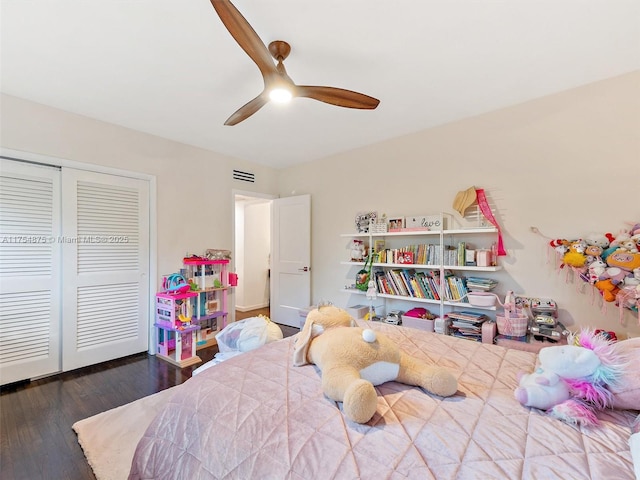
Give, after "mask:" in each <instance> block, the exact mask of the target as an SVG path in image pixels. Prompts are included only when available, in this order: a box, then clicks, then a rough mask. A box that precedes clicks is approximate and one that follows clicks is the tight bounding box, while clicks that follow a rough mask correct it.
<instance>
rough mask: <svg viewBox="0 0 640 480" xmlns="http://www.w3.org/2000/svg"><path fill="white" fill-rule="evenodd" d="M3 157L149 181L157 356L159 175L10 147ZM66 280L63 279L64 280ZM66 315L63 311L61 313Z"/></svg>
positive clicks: (151, 340)
mask: <svg viewBox="0 0 640 480" xmlns="http://www.w3.org/2000/svg"><path fill="white" fill-rule="evenodd" d="M0 156H1V157H4V158H7V159H9V160H17V161H21V162H29V163H36V164H41V165H53V166H56V167H62V168H64V167H67V168H75V169H76V170H87V171H90V172H96V173H106V174H110V175H119V176H122V177H129V178H137V179H140V180H146V181H148V182H149V277H148V279H147V281H148V289H149V303H148V311H149V319H150V320H149V325H148V328H147V334H148V339H149V349H148V350H147V351H148V353H150V354H155V353H156V352H155V341H154V338H155V331H154V328H153V318H154V317H155V316H154V312H155V299H156V284H155V279H156V278H157V275H158V265H157V261H158V217H157V215H158V211H157V198H156V193H157V183H156V177H155V175H150V174H148V173H140V172H131V171H129V170H123V169H119V168H113V167H106V166H103V165H97V164H92V163H84V162H78V161H75V160H67V159H65V158H58V157H51V156H48V155H42V154H39V153H31V152H25V151H21V150H13V149H10V148H4V147H0ZM61 281H62V279H61ZM60 315H62V312H60Z"/></svg>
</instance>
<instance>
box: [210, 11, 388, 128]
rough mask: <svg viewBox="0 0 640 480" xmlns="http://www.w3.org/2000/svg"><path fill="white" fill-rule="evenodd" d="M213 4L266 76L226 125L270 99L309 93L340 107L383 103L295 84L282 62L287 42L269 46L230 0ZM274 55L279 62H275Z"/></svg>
mask: <svg viewBox="0 0 640 480" xmlns="http://www.w3.org/2000/svg"><path fill="white" fill-rule="evenodd" d="M211 4H212V5H213V8H215V10H216V12H217V13H218V16H219V17H220V20H222V23H223V24H224V26H225V27H226V28H227V30H229V33H230V34H231V36H232V37H233V38H234V39H235V40H236V42H238V45H240V47H241V48H242V49H243V50H244V51H245V52H246V53H247V55H249V57H250V58H251V60H253V61H254V62H255V64H256V65H257V66H258V68H259V69H260V72H261V73H262V77H263V80H264V89H263V90H262V93H260V95H258V96H257V97H256V98H254V99H253V100H251V101H250V102H248V103H247V104H245V105H243V106H242V107H240V108H239V109H238V110H237V111H236V112H235V113H234V114H233V115H231V116H230V117H229V118H228V119H227V121H226V122H224V124H225V125H236V124H238V123H240V122H242V121H243V120H246V119H247V118H249V117H250V116H251V115H253V114H254V113H256V112H257V111H258V110H260V109H261V108H262V107H263V106H265V105H266V104H267V103H268V102H269V100H274V101H286V100H288V99H291V98H292V97H307V98H312V99H314V100H318V101H320V102H324V103H329V104H331V105H337V106H339V107H346V108H359V109H367V110H372V109H374V108H376V107H377V106H378V104H379V103H380V100H378V99H376V98H373V97H370V96H368V95H365V94H363V93H358V92H353V91H351V90H345V89H342V88H334V87H317V86H307V85H296V84H295V83H294V82H293V80H291V78H290V77H289V75H287V72H286V70H285V68H284V64H283V63H282V62H283V61H284V60H285V58H287V56H288V55H289V52H290V51H291V47H290V46H289V44H288V43H287V42H285V41H283V40H276V41H273V42H271V43H270V44H269V48H267V47H266V46H265V45H264V43H263V42H262V40H260V37H259V36H258V34H257V33H256V32H255V30H253V28H251V25H249V22H247V20H246V19H245V18H244V17H243V16H242V14H241V13H240V12H239V11H238V9H237V8H236V7H235V6H234V5H233V4H232V3H231V2H230V1H229V0H211ZM272 56H273V58H274V59H275V60H276V62H277V64H274V62H273V60H272V58H271V57H272Z"/></svg>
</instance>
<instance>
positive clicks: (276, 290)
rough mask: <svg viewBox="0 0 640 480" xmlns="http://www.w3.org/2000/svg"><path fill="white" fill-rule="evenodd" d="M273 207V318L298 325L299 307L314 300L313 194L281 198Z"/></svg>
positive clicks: (290, 324)
mask: <svg viewBox="0 0 640 480" xmlns="http://www.w3.org/2000/svg"><path fill="white" fill-rule="evenodd" d="M271 208H272V212H271V222H272V223H271V241H272V249H271V257H272V259H271V263H272V265H271V320H273V321H274V322H276V323H281V324H283V325H289V326H292V327H299V326H300V315H299V309H300V308H306V307H308V306H309V303H310V301H311V196H310V195H300V196H295V197H286V198H278V199H275V200H273V202H272V204H271Z"/></svg>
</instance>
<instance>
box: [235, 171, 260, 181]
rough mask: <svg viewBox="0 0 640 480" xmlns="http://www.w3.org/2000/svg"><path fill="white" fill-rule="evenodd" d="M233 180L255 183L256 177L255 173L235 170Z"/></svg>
mask: <svg viewBox="0 0 640 480" xmlns="http://www.w3.org/2000/svg"><path fill="white" fill-rule="evenodd" d="M233 179H234V180H240V181H241V182H249V183H255V181H256V176H255V175H254V174H253V173H249V172H242V171H240V170H234V171H233Z"/></svg>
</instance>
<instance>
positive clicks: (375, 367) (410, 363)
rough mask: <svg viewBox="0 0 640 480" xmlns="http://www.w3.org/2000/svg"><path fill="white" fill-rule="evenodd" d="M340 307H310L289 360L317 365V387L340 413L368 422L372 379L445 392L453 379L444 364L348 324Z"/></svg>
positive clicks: (372, 404) (376, 382) (372, 403)
mask: <svg viewBox="0 0 640 480" xmlns="http://www.w3.org/2000/svg"><path fill="white" fill-rule="evenodd" d="M354 325H355V321H354V319H353V318H352V317H351V315H349V314H348V313H347V312H346V311H345V310H342V309H340V308H337V307H334V306H333V305H326V306H321V307H318V308H316V309H314V310H311V312H309V314H308V315H307V319H306V321H305V324H304V328H303V329H302V330H301V331H300V333H299V334H298V336H297V338H296V343H295V350H294V356H293V364H294V366H302V365H307V364H309V363H313V364H315V365H317V366H318V367H319V368H320V370H321V371H322V390H323V392H324V394H325V395H326V396H327V397H329V398H330V399H331V400H335V401H336V402H343V408H344V413H345V415H346V416H347V418H349V419H350V420H353V421H354V422H357V423H366V422H368V421H369V420H370V419H371V417H373V414H374V413H375V411H376V407H377V405H378V399H377V393H376V390H375V388H374V385H380V384H382V383H385V382H389V381H397V382H400V383H405V384H407V385H415V386H418V387H422V388H423V389H424V390H426V391H427V392H430V393H433V394H435V395H439V396H442V397H449V396H451V395H453V394H454V393H456V391H457V389H458V382H457V380H456V379H455V377H454V376H453V375H452V374H451V373H449V372H448V371H447V370H445V369H443V368H440V367H436V366H434V365H427V364H425V363H423V362H421V361H419V360H417V359H416V358H414V357H411V356H409V355H407V354H406V353H404V352H403V351H401V350H400V348H399V347H398V345H397V344H396V343H395V342H393V341H392V340H391V339H390V338H389V337H387V336H386V335H383V334H381V333H380V332H375V331H373V330H371V329H362V328H357V327H355V326H354Z"/></svg>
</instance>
